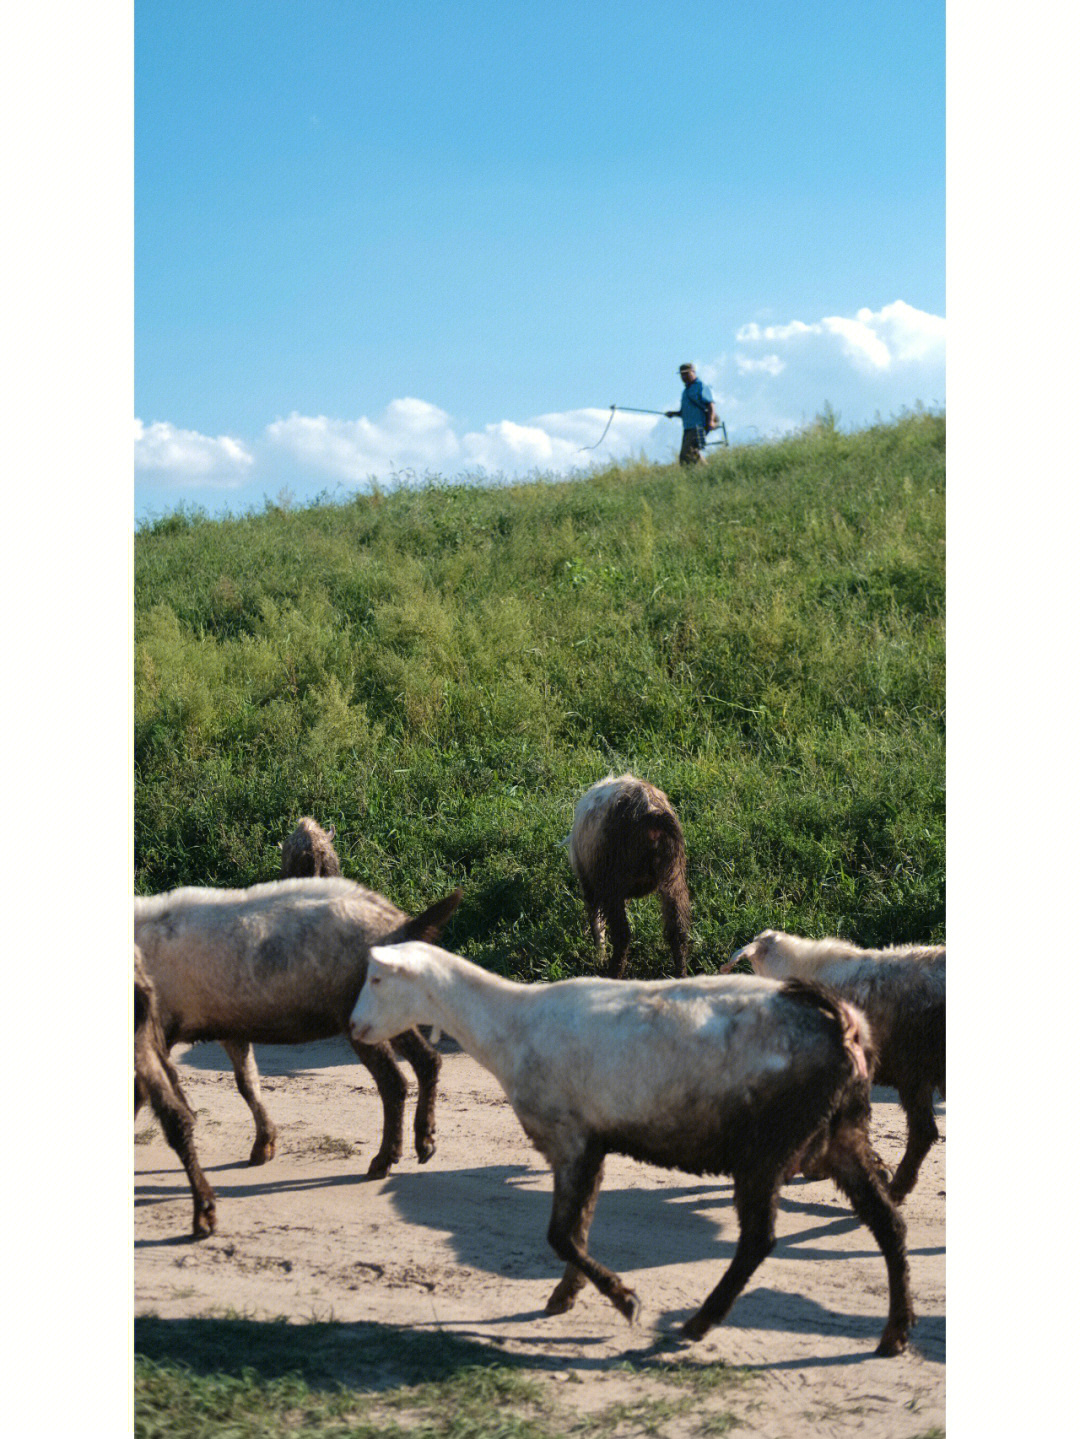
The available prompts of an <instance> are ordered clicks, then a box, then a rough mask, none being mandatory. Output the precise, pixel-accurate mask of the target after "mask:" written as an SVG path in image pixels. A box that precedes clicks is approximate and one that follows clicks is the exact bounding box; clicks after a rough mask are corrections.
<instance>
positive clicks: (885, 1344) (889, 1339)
mask: <svg viewBox="0 0 1080 1439" xmlns="http://www.w3.org/2000/svg"><path fill="white" fill-rule="evenodd" d="M906 1348H907V1334H906V1333H905V1332H902V1331H900V1330H896V1329H886V1330H885V1333H884V1334H883V1335H882V1336H881V1343H880V1344H879V1345H878V1347H877V1348H876V1349H875V1350H874V1353H875V1354H876V1355H878V1356H879V1357H880V1358H882V1359H892V1358H893V1357H894V1356H895V1355H897V1354H903V1352H904V1350H905V1349H906Z"/></svg>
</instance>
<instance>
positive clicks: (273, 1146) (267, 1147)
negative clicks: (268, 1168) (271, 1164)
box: [248, 1139, 277, 1164]
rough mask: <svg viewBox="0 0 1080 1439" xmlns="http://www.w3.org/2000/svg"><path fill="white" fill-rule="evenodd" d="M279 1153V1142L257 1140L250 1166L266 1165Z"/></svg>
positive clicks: (253, 1147) (253, 1146) (252, 1151)
mask: <svg viewBox="0 0 1080 1439" xmlns="http://www.w3.org/2000/svg"><path fill="white" fill-rule="evenodd" d="M276 1151H277V1142H276V1140H273V1139H266V1140H262V1139H256V1141H255V1143H254V1144H253V1145H252V1147H251V1158H250V1159H249V1160H248V1163H249V1164H265V1163H266V1162H267V1160H269V1159H273V1157H274V1154H275V1153H276Z"/></svg>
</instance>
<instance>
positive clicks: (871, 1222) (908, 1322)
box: [825, 1126, 914, 1356]
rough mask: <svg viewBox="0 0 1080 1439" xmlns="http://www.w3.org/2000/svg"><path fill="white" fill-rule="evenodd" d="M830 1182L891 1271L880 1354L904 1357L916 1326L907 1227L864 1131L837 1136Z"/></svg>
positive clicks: (828, 1161)
mask: <svg viewBox="0 0 1080 1439" xmlns="http://www.w3.org/2000/svg"><path fill="white" fill-rule="evenodd" d="M825 1160H826V1164H827V1166H828V1170H829V1175H830V1178H832V1179H833V1180H835V1182H836V1184H837V1185H838V1186H839V1187H840V1188H841V1189H842V1190H843V1191H844V1193H845V1194H846V1195H847V1197H848V1199H850V1201H851V1207H852V1208H853V1209H854V1211H855V1213H856V1214H857V1215H858V1217H859V1218H860V1219H861V1220H862V1222H863V1223H864V1224H865V1225H866V1227H867V1229H869V1231H870V1233H871V1234H872V1235H873V1236H874V1238H875V1239H876V1240H877V1244H878V1248H879V1249H880V1250H881V1252H882V1254H883V1255H884V1256H885V1267H886V1269H887V1270H888V1272H889V1317H888V1319H887V1320H886V1322H885V1329H884V1331H883V1333H882V1335H881V1342H880V1343H879V1344H878V1347H877V1349H876V1351H875V1352H876V1353H877V1354H881V1355H886V1356H888V1355H893V1354H899V1353H900V1352H901V1350H902V1349H904V1348H905V1346H906V1345H907V1340H908V1333H909V1332H910V1330H911V1326H912V1323H913V1322H914V1313H913V1311H912V1307H911V1288H910V1282H909V1275H908V1261H907V1247H906V1244H905V1239H906V1235H907V1226H906V1225H905V1224H904V1220H903V1217H902V1216H901V1214H900V1211H899V1209H897V1207H896V1205H895V1204H894V1203H893V1201H892V1199H891V1198H890V1196H889V1191H888V1189H887V1188H886V1187H885V1184H884V1182H883V1179H882V1174H881V1161H880V1160H879V1159H878V1157H877V1155H876V1154H875V1153H874V1151H873V1150H872V1149H871V1148H870V1145H869V1143H868V1142H867V1140H866V1136H865V1134H864V1133H861V1132H860V1131H858V1130H855V1129H852V1128H850V1127H849V1126H844V1127H843V1128H841V1129H840V1130H838V1132H837V1133H836V1135H834V1137H833V1140H832V1142H831V1144H830V1145H829V1149H828V1152H827V1154H826V1156H825Z"/></svg>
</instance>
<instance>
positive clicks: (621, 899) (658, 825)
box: [564, 774, 690, 979]
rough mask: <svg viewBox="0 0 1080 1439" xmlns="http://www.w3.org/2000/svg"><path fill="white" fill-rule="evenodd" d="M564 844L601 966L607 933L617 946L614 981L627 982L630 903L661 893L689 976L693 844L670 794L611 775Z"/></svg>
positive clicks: (681, 968) (583, 805)
mask: <svg viewBox="0 0 1080 1439" xmlns="http://www.w3.org/2000/svg"><path fill="white" fill-rule="evenodd" d="M564 843H565V844H566V845H567V847H568V849H569V851H570V863H571V865H572V866H573V870H574V873H575V874H576V875H577V878H578V882H579V883H580V885H581V892H582V895H583V897H584V899H585V912H586V914H587V916H588V920H589V929H590V930H591V931H592V937H593V943H594V944H595V945H596V952H597V954H598V956H599V957H600V958H601V959H603V954H604V938H605V930H606V931H607V937H608V938H609V939H610V941H611V958H610V960H609V961H608V975H609V976H610V977H611V978H612V979H621V978H622V975H623V972H624V971H625V969H626V952H627V950H628V949H629V947H630V926H629V924H628V922H627V919H626V901H627V900H628V899H638V898H640V897H641V896H642V895H646V894H652V892H653V891H654V890H655V891H656V893H657V894H658V896H659V898H660V909H661V912H662V914H663V917H664V938H665V939H666V941H667V943H668V947H669V948H670V950H671V955H672V958H673V959H674V961H675V969H676V972H677V973H678V974H679V975H680V976H682V975H685V974H686V946H687V941H688V939H689V934H690V895H689V893H688V891H687V888H686V842H685V841H684V839H683V832H682V827H681V825H680V824H679V820H678V816H677V815H676V813H675V810H674V809H673V808H672V804H671V801H670V800H669V799H668V797H667V795H666V794H665V793H664V791H663V790H662V789H657V788H656V786H655V785H651V784H649V783H647V782H646V781H645V780H643V779H638V778H637V777H636V776H634V775H632V774H623V775H619V776H615V775H610V774H609V775H608V776H607V778H606V779H602V780H600V781H599V782H598V783H597V784H594V785H592V787H591V788H589V789H587V790H586V791H585V793H584V794H583V795H582V796H581V798H580V799H579V800H578V802H577V804H576V805H575V807H574V823H573V826H572V828H571V830H570V833H569V835H568V836H567V837H566V840H565V841H564Z"/></svg>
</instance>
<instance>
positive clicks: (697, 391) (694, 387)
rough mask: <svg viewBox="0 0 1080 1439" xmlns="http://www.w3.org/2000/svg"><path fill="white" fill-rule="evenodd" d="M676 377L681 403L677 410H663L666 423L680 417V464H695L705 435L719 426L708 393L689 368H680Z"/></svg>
mask: <svg viewBox="0 0 1080 1439" xmlns="http://www.w3.org/2000/svg"><path fill="white" fill-rule="evenodd" d="M679 378H680V379H681V380H682V382H683V392H682V403H681V404H680V406H679V408H678V409H677V410H665V411H664V413H665V414H666V415H667V417H668V419H669V420H674V419H676V418H677V417H678V416H680V415H681V416H682V423H683V435H682V449H681V450H680V451H679V464H680V465H698V464H700V463H701V452H702V450H703V449H704V448H705V436H706V434H707V432H708V431H709V430H715V429H716V428H717V426H718V425H719V424H720V419H719V417H718V415H717V413H716V405H715V404H714V403H713V397H712V391H711V390H710V389H709V387H708V385H703V384H702V383H701V381H700V380H699V379H698V377H697V370H695V369H694V367H693V365H680V366H679Z"/></svg>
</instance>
